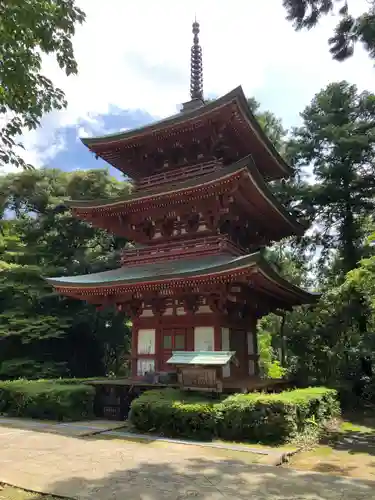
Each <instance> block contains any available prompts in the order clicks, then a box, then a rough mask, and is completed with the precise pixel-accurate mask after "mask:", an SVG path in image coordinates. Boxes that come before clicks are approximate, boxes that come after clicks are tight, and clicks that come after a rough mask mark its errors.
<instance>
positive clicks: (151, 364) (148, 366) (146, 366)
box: [137, 359, 155, 376]
mask: <svg viewBox="0 0 375 500" xmlns="http://www.w3.org/2000/svg"><path fill="white" fill-rule="evenodd" d="M154 371H155V360H153V359H138V360H137V375H138V376H143V375H145V374H146V373H147V372H154Z"/></svg>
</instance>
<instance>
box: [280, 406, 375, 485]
mask: <svg viewBox="0 0 375 500" xmlns="http://www.w3.org/2000/svg"><path fill="white" fill-rule="evenodd" d="M286 466H287V467H290V468H292V469H299V470H309V471H315V472H325V473H329V474H334V475H336V476H350V477H357V478H365V479H370V480H374V481H375V411H372V412H368V413H367V414H364V415H357V414H351V415H346V416H344V418H343V419H342V420H341V421H339V422H338V423H337V425H336V426H334V427H333V428H330V429H328V430H327V434H326V435H325V436H324V437H323V438H322V439H321V442H320V443H319V444H318V445H316V446H314V447H313V448H312V449H309V450H306V451H301V452H299V453H297V454H296V455H294V456H293V457H292V458H291V459H290V462H289V463H288V464H287V465H286Z"/></svg>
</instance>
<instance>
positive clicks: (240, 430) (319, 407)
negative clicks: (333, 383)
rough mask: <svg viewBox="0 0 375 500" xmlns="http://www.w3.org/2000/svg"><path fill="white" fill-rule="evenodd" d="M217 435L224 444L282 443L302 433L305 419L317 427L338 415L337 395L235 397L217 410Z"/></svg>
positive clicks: (312, 391)
mask: <svg viewBox="0 0 375 500" xmlns="http://www.w3.org/2000/svg"><path fill="white" fill-rule="evenodd" d="M220 412H221V419H220V423H219V429H220V430H219V434H220V436H221V437H222V438H223V439H228V440H242V441H243V440H249V441H255V442H262V443H267V442H285V441H287V440H288V439H291V438H292V437H294V436H295V435H296V434H297V433H298V432H303V431H304V430H305V428H306V426H307V425H309V419H312V418H313V419H314V420H315V422H317V423H318V424H320V423H323V422H324V421H326V420H329V419H330V418H332V417H336V416H338V415H339V413H340V408H339V404H338V401H337V393H336V391H334V390H332V389H326V388H324V387H313V388H308V389H297V390H294V391H286V392H282V393H280V394H257V393H252V394H236V395H234V396H230V397H229V398H227V399H226V400H225V401H223V403H222V404H221V407H220Z"/></svg>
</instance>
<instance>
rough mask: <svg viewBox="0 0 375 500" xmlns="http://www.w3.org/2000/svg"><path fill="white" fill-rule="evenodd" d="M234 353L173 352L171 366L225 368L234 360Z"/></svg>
mask: <svg viewBox="0 0 375 500" xmlns="http://www.w3.org/2000/svg"><path fill="white" fill-rule="evenodd" d="M235 354H236V353H235V352H234V351H173V352H172V357H171V358H170V359H168V361H167V363H168V364H170V365H212V366H224V365H226V364H227V363H229V361H230V360H231V359H232V358H233V356H234V355H235Z"/></svg>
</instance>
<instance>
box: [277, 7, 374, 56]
mask: <svg viewBox="0 0 375 500" xmlns="http://www.w3.org/2000/svg"><path fill="white" fill-rule="evenodd" d="M367 4H368V10H367V11H365V12H363V13H362V14H360V15H359V16H357V17H355V16H354V15H353V14H352V13H351V11H350V2H348V0H283V5H284V7H285V9H286V11H287V13H288V16H287V19H288V20H289V21H292V22H293V23H294V26H295V28H296V29H297V30H300V29H303V28H306V29H311V28H313V27H314V26H316V24H318V22H319V21H320V19H321V18H322V17H323V16H326V15H328V14H330V15H332V14H335V15H336V16H337V17H338V23H337V25H336V28H335V30H334V33H333V36H332V37H331V38H330V39H329V44H330V52H331V54H332V55H333V57H334V59H336V60H337V61H343V60H345V59H347V58H348V57H350V56H352V55H353V53H354V47H355V44H356V43H358V42H361V43H362V44H363V45H364V47H365V49H366V50H367V51H368V53H369V55H370V57H371V58H372V59H374V58H375V2H374V1H373V0H369V1H368V2H367Z"/></svg>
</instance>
